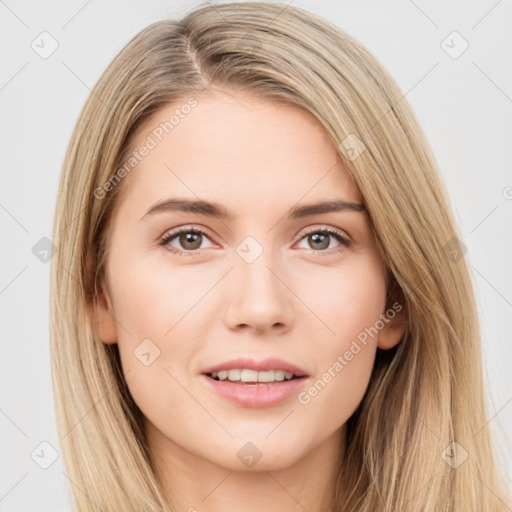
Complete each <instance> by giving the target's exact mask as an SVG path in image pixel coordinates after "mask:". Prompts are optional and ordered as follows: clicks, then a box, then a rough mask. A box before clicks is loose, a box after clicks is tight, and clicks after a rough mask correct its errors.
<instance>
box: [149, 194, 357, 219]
mask: <svg viewBox="0 0 512 512" xmlns="http://www.w3.org/2000/svg"><path fill="white" fill-rule="evenodd" d="M365 210H366V208H365V207H364V205H362V204H358V203H352V202H350V201H343V200H341V199H336V200H331V201H321V202H318V203H311V204H305V205H300V206H294V207H293V208H291V209H290V211H289V212H288V215H287V217H288V219H290V220H293V219H300V218H303V217H309V216H310V215H320V214H322V213H330V212H343V211H352V212H362V211H365ZM161 212H185V213H197V214H200V215H206V216H208V217H213V218H217V219H222V220H226V221H230V220H233V219H234V218H235V215H234V214H233V213H232V212H230V211H229V210H228V209H227V208H226V207H225V206H223V205H221V204H219V203H214V202H209V201H202V200H191V199H184V198H179V197H174V198H170V199H166V200H165V201H161V202H159V203H157V204H155V205H153V206H152V207H151V208H150V209H149V210H148V211H147V212H146V213H145V214H144V215H143V216H142V217H141V220H142V219H144V217H146V216H147V215H153V214H155V213H161Z"/></svg>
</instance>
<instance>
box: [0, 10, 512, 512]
mask: <svg viewBox="0 0 512 512" xmlns="http://www.w3.org/2000/svg"><path fill="white" fill-rule="evenodd" d="M288 1H289V0H287V2H288ZM198 5H201V2H199V1H193V2H183V1H181V2H177V1H157V0H147V1H144V2H142V1H140V2H136V1H134V0H131V1H124V2H121V1H120V0H116V1H109V2H105V1H104V2H100V1H98V0H89V1H85V0H84V1H82V0H74V1H68V2H64V1H60V2H58V1H47V2H36V1H25V2H22V1H20V2H16V1H15V0H5V1H3V0H0V59H1V73H0V105H1V109H2V115H1V118H0V130H1V132H0V145H1V146H0V149H1V153H0V154H1V160H0V169H1V173H2V175H1V178H2V182H1V188H0V222H1V229H2V241H7V243H6V244H2V247H3V250H2V251H0V255H1V256H0V257H1V264H0V269H1V274H0V301H1V304H0V314H1V319H0V325H1V333H2V337H1V367H0V379H1V387H0V390H1V399H0V439H1V441H2V442H1V445H0V446H1V459H0V461H1V462H0V510H2V511H4V512H7V511H15V510H16V511H19V510H27V511H28V510H30V511H43V510H54V511H69V510H71V508H70V501H69V495H68V492H69V491H68V488H69V486H70V485H71V484H70V482H69V480H68V479H67V477H66V476H65V475H64V473H63V472H62V470H63V466H62V459H61V457H60V456H59V457H58V458H57V459H56V461H55V462H54V463H53V464H52V465H51V466H50V467H49V468H48V469H43V468H42V467H40V464H43V465H44V464H45V463H46V464H48V463H49V462H51V460H52V459H51V457H52V452H51V448H50V446H48V445H42V446H40V443H42V442H46V443H49V444H50V445H51V446H53V447H54V449H56V450H57V455H58V451H59V437H58V434H57V431H56V422H55V416H54V403H53V395H52V386H51V373H50V354H49V337H48V312H49V291H48V290H49V263H44V262H42V261H40V260H39V259H38V258H37V257H36V256H35V255H34V253H33V252H32V248H33V246H34V245H35V244H36V243H37V242H38V241H39V240H40V239H41V238H42V237H48V238H51V233H52V222H53V211H54V206H55V199H56V193H57V186H58V181H59V176H60V172H61V165H62V162H63V158H64V153H65V150H66V147H67V144H68V142H69V138H70V136H71V132H72V130H73V127H74V125H75V122H76V120H77V117H78V114H79V111H80V109H81V108H82V105H83V104H84V102H85V100H86V98H87V96H88V95H89V92H90V89H91V88H92V87H93V85H94V84H95V82H96V81H97V79H98V78H99V76H100V74H101V72H102V71H103V70H104V69H105V67H106V66H107V65H108V63H109V62H110V61H111V60H112V58H113V57H114V55H115V54H116V53H117V52H118V51H119V50H120V49H121V48H122V47H123V46H124V45H125V44H126V43H127V42H128V40H129V39H130V38H131V37H132V36H133V35H135V34H136V33H137V32H138V31H139V30H141V29H142V28H143V27H145V26H146V25H148V24H149V23H151V22H153V21H156V20H159V19H162V18H166V17H181V16H182V15H183V14H185V13H186V12H187V11H188V10H189V9H191V8H192V7H194V6H198ZM283 5H284V4H283ZM292 5H295V6H298V7H303V8H305V9H307V10H310V11H312V12H315V13H317V14H320V15H321V16H323V17H324V18H326V19H328V20H330V21H332V22H334V23H335V24H336V25H338V26H339V27H341V28H342V29H344V30H345V31H347V32H348V33H349V34H351V35H352V36H354V37H356V38H357V39H358V40H360V41H361V42H362V43H363V44H364V45H365V46H366V47H367V48H368V49H369V50H370V51H372V52H373V53H374V54H375V55H376V56H377V58H378V59H379V60H380V61H381V62H382V63H383V64H384V66H385V67H386V68H387V69H388V70H389V72H390V73H391V74H392V75H393V77H394V78H395V79H396V81H397V82H398V84H399V86H400V87H401V88H402V90H403V92H404V93H405V94H406V98H407V100H408V101H409V102H410V103H411V104H412V107H413V109H414V110H415V112H416V113H417V115H418V117H419V119H420V122H421V124H422V126H423V128H424V130H425V132H426V135H427V137H428V139H429V140H430V143H431V145H432V148H433V150H434V153H435V155H436V157H437V159H438V162H439V165H440V167H441V170H442V173H443V175H444V179H445V182H446V184H447V187H448V190H449V193H450V196H451V198H452V201H453V206H454V209H455V212H456V216H457V219H458V221H459V223H460V226H461V229H462V236H463V242H464V244H465V245H466V246H467V248H468V253H467V257H468V258H469V261H470V263H471V266H472V277H473V281H474V285H475V289H476V293H477V298H478V305H479V308H480V316H481V319H482V328H483V343H484V362H485V369H486V380H487V383H488V387H487V389H488V395H489V397H490V399H492V402H491V407H492V411H491V415H490V417H489V420H490V423H489V425H488V427H487V428H490V429H491V430H492V432H493V436H494V438H495V439H496V443H497V445H498V448H499V454H500V457H501V459H502V460H503V462H504V464H505V465H506V471H507V478H509V480H510V479H512V461H511V459H512V457H511V453H512V450H511V436H510V432H512V404H511V401H512V376H511V371H510V365H511V360H512V343H511V335H510V325H509V321H510V318H511V317H512V315H511V313H512V268H511V264H510V263H511V261H512V242H511V226H512V222H511V220H512V173H511V168H512V167H511V163H512V162H511V160H512V155H511V152H510V146H511V143H512V137H511V132H512V130H511V128H512V116H511V113H512V99H511V98H512V73H511V62H512V59H511V55H512V52H511V46H512V39H511V38H510V33H511V28H512V27H511V18H512V16H511V14H512V6H511V3H510V0H501V1H496V0H485V1H484V0H482V1H470V2H468V1H450V2H446V1H441V0H436V1H426V0H421V1H420V0H417V1H412V0H392V1H386V2H379V1H377V0H366V1H361V0H359V1H356V0H342V1H337V2H335V1H328V0H321V1H317V2H314V1H312V0H310V1H299V0H295V1H293V2H292ZM43 31H47V32H48V33H50V34H51V36H52V37H53V38H54V39H55V40H56V41H57V42H58V45H59V46H58V49H57V50H56V51H55V52H54V53H53V54H52V55H51V56H50V57H48V58H47V59H43V58H41V57H40V56H39V55H38V53H36V52H35V51H34V50H33V49H32V47H31V43H32V41H33V40H35V39H36V38H37V37H38V36H39V34H40V33H41V32H43ZM453 31H456V32H458V33H459V34H460V36H461V37H462V38H464V40H466V41H467V43H468V44H469V47H468V49H467V50H466V51H465V52H464V53H462V54H461V55H460V56H458V58H452V56H450V55H449V54H448V53H447V52H446V51H445V50H448V51H451V52H452V53H453V52H457V51H458V50H459V49H460V48H461V44H462V40H460V39H457V38H458V37H459V36H457V35H455V36H454V35H451V36H450V37H449V38H448V39H446V38H447V37H448V36H449V35H450V34H452V32H453ZM38 40H39V39H36V42H37V41H38ZM445 40H446V41H445ZM443 41H445V43H443ZM452 41H453V42H452ZM447 46H451V47H452V49H451V50H449V49H448V48H447ZM47 48H48V46H47ZM480 427H483V425H481V426H477V425H475V431H476V430H477V429H478V428H480ZM34 450H35V452H34ZM31 454H33V457H34V458H32V457H31ZM36 461H37V462H36Z"/></svg>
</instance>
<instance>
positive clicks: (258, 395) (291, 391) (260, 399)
mask: <svg viewBox="0 0 512 512" xmlns="http://www.w3.org/2000/svg"><path fill="white" fill-rule="evenodd" d="M200 378H201V380H202V381H203V382H204V383H205V385H206V386H208V387H209V388H210V389H212V390H213V391H215V392H216V393H217V394H219V395H220V396H222V397H224V398H226V399H227V400H231V401H232V402H234V403H236V404H238V405H242V406H244V407H252V408H258V409H261V408H263V407H273V406H275V405H279V404H280V403H282V402H284V401H285V400H287V399H288V398H290V397H292V396H294V395H297V394H298V393H299V391H300V390H301V388H302V387H304V384H305V382H306V380H307V378H306V377H299V378H295V379H292V380H283V381H279V382H272V383H268V384H238V383H236V382H230V381H220V380H215V379H212V378H211V377H208V375H205V374H202V375H200Z"/></svg>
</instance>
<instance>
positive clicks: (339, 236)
mask: <svg viewBox="0 0 512 512" xmlns="http://www.w3.org/2000/svg"><path fill="white" fill-rule="evenodd" d="M182 233H197V234H201V235H204V236H206V237H207V238H209V236H208V235H207V233H205V232H204V231H202V230H201V229H196V228H182V229H180V230H178V231H174V232H170V233H167V234H165V235H164V236H163V238H162V239H161V240H160V242H159V245H161V246H166V249H167V250H168V251H170V252H171V253H173V254H176V255H177V256H194V255H197V254H200V253H201V251H200V250H194V251H184V250H177V249H174V248H172V247H170V246H169V245H168V244H169V242H170V241H171V240H173V239H174V238H176V237H177V236H178V235H181V234H182ZM315 233H322V234H326V233H327V234H329V235H331V236H333V237H334V238H335V239H336V240H337V241H338V242H339V243H340V246H339V247H336V248H334V249H328V250H327V249H326V250H322V251H316V250H315V249H311V251H313V252H316V253H320V254H321V253H325V254H327V255H332V254H333V253H338V252H341V251H343V250H344V249H347V248H349V247H350V245H351V242H350V240H349V239H348V238H346V237H345V236H344V235H343V233H342V232H341V231H338V230H336V229H333V228H322V229H314V230H311V231H308V232H306V233H304V234H303V236H302V237H301V238H300V239H299V241H300V240H302V239H303V238H305V237H307V236H308V235H312V234H315Z"/></svg>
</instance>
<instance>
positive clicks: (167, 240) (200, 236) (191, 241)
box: [160, 227, 212, 256]
mask: <svg viewBox="0 0 512 512" xmlns="http://www.w3.org/2000/svg"><path fill="white" fill-rule="evenodd" d="M205 238H206V239H209V238H208V237H207V235H206V233H205V232H204V231H201V230H200V229H196V228H189V227H188V228H182V229H179V230H177V231H171V232H170V233H166V234H165V235H164V237H163V238H162V239H161V240H160V245H163V246H165V247H167V248H168V249H169V251H171V252H172V253H175V254H177V255H178V256H192V255H193V254H197V253H198V252H199V249H204V248H205V247H201V245H202V242H203V240H204V239H205ZM174 239H176V242H177V243H178V244H180V246H181V247H177V248H176V247H174V246H172V245H171V241H173V240H174ZM210 247H212V246H210Z"/></svg>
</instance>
